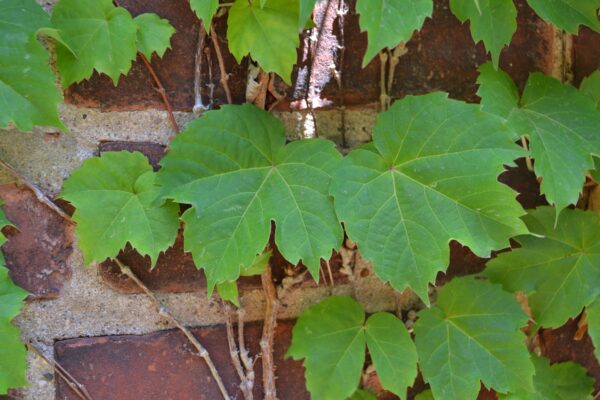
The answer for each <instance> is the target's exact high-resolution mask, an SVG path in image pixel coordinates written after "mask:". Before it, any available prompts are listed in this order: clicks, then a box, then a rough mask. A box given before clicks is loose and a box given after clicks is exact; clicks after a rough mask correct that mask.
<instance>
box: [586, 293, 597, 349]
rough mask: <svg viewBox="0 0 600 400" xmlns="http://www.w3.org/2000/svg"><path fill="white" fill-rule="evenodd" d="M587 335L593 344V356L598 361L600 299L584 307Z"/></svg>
mask: <svg viewBox="0 0 600 400" xmlns="http://www.w3.org/2000/svg"><path fill="white" fill-rule="evenodd" d="M586 314H587V321H588V334H589V335H590V338H592V342H593V343H594V355H595V356H596V358H597V359H598V360H600V298H598V297H597V298H596V299H595V300H594V301H593V302H592V304H590V305H588V306H587V307H586Z"/></svg>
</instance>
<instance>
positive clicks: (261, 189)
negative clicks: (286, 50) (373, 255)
mask: <svg viewBox="0 0 600 400" xmlns="http://www.w3.org/2000/svg"><path fill="white" fill-rule="evenodd" d="M269 4H270V2H269V3H268V4H267V6H266V7H269ZM170 148H171V150H170V151H169V152H168V153H167V154H166V156H165V157H164V158H163V160H162V161H161V165H162V168H161V170H160V171H159V173H158V175H159V180H160V183H161V185H162V186H163V188H164V189H163V195H164V196H165V197H167V198H172V199H174V200H175V201H177V202H179V203H185V204H191V205H192V206H193V208H191V209H190V210H188V211H187V212H186V213H185V214H184V216H183V220H184V221H185V232H184V235H185V239H186V240H185V243H186V250H187V251H190V252H191V253H192V255H193V257H194V260H195V263H196V265H198V266H199V267H202V268H204V270H205V273H206V276H207V280H208V286H209V288H212V287H213V286H214V284H215V283H219V282H224V281H232V280H235V279H237V278H238V276H239V275H240V272H241V270H243V269H245V268H246V267H248V266H250V265H251V264H252V263H253V262H254V260H255V258H256V256H257V254H261V253H262V252H263V250H264V248H265V246H266V245H267V242H268V241H269V236H270V233H271V222H272V221H274V222H275V224H276V229H275V242H276V243H277V246H278V248H279V250H280V251H281V254H282V255H283V256H284V257H285V258H286V259H287V260H288V261H289V262H291V263H292V264H296V263H298V262H300V261H302V262H303V263H304V264H305V265H306V266H307V267H308V269H309V270H310V272H311V274H312V275H313V276H314V277H318V276H319V268H320V265H321V259H329V258H330V256H331V251H332V250H333V249H336V248H338V247H339V246H340V245H341V242H342V239H343V232H342V228H341V226H340V224H339V222H338V220H337V217H336V215H335V211H334V209H333V201H332V199H331V197H330V196H329V193H328V187H329V184H330V181H331V173H332V172H333V170H334V169H335V167H336V166H337V165H338V163H339V161H340V159H341V155H340V154H339V152H338V151H337V150H336V148H335V146H334V144H333V143H332V142H330V141H326V140H320V139H315V140H301V141H297V142H292V143H289V144H287V145H286V144H285V130H284V127H283V125H282V124H281V122H280V121H279V120H277V119H276V118H275V117H273V116H272V115H271V114H269V113H267V112H266V111H263V110H260V109H258V108H257V107H254V106H252V105H249V104H245V105H242V106H225V107H222V108H221V109H220V110H218V111H210V112H207V113H205V114H204V115H203V116H202V117H201V118H199V119H197V120H195V121H194V122H192V123H191V124H190V125H188V128H187V129H186V131H185V132H182V133H181V134H179V135H178V136H177V137H176V138H175V139H174V140H173V141H172V142H171V144H170ZM317 279H318V278H317Z"/></svg>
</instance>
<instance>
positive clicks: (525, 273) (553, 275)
mask: <svg viewBox="0 0 600 400" xmlns="http://www.w3.org/2000/svg"><path fill="white" fill-rule="evenodd" d="M524 221H525V223H526V224H527V227H528V228H529V230H530V231H531V232H532V233H533V234H534V235H531V236H520V237H518V238H517V241H518V242H519V243H520V244H521V247H520V248H517V249H514V250H513V251H511V252H507V253H501V254H500V255H499V256H498V257H497V258H495V259H493V260H491V261H490V262H489V263H488V267H487V269H486V271H485V272H484V273H485V275H486V276H487V277H489V278H490V279H491V280H492V281H493V282H498V283H501V284H502V285H503V286H504V288H505V289H506V290H509V291H511V292H517V291H518V292H522V293H524V294H526V295H527V296H528V299H529V302H528V303H529V307H530V308H531V312H532V314H533V319H534V320H535V321H536V323H537V324H538V325H540V326H543V327H547V328H556V327H559V326H561V325H562V324H564V323H565V322H566V321H567V320H568V319H569V318H572V317H576V316H577V315H578V314H579V313H580V312H581V310H582V309H583V307H585V306H587V305H589V304H590V303H592V302H593V301H594V299H595V298H596V297H597V296H598V294H600V269H599V268H598V266H599V265H600V215H598V214H596V213H594V212H585V211H581V210H570V209H567V210H564V211H563V212H562V213H561V215H560V216H559V220H558V224H557V226H556V228H555V221H556V219H555V211H554V209H552V208H550V207H541V208H538V209H536V210H533V211H531V212H530V213H529V214H528V215H527V216H526V217H524Z"/></svg>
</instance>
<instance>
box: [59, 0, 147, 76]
mask: <svg viewBox="0 0 600 400" xmlns="http://www.w3.org/2000/svg"><path fill="white" fill-rule="evenodd" d="M52 25H53V26H54V27H55V28H57V29H58V30H60V31H61V35H62V38H63V40H64V41H65V42H66V43H67V44H68V45H69V48H71V49H72V50H73V51H74V52H75V54H73V53H71V51H69V50H68V49H66V48H65V47H64V46H63V45H61V44H60V43H57V45H56V56H57V65H58V69H59V71H60V75H61V77H62V83H63V86H65V87H67V86H69V85H70V84H72V83H75V82H81V81H82V80H84V79H89V78H90V77H91V76H92V73H93V72H94V70H96V71H98V72H99V73H104V74H106V75H108V76H109V77H110V78H111V79H112V80H113V82H114V84H115V85H117V84H118V82H119V78H120V76H121V74H127V72H129V69H130V68H131V63H132V61H133V60H134V59H135V57H136V54H137V47H136V42H137V30H138V27H137V25H136V23H135V22H134V20H133V18H132V17H131V14H129V11H127V10H126V9H124V8H122V7H115V6H114V5H113V3H112V1H111V0H60V1H59V2H58V3H57V4H56V6H55V7H54V11H53V13H52Z"/></svg>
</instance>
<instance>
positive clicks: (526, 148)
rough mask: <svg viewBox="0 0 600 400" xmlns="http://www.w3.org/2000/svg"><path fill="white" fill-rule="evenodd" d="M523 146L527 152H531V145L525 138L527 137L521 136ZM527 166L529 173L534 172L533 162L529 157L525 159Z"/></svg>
mask: <svg viewBox="0 0 600 400" xmlns="http://www.w3.org/2000/svg"><path fill="white" fill-rule="evenodd" d="M521 144H522V145H523V148H524V149H525V150H526V151H529V144H528V143H527V138H525V136H521ZM525 164H526V165H527V169H528V170H529V172H533V171H534V168H533V162H532V161H531V157H529V156H527V157H525Z"/></svg>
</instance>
